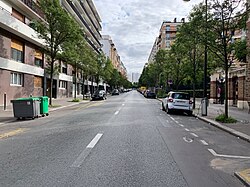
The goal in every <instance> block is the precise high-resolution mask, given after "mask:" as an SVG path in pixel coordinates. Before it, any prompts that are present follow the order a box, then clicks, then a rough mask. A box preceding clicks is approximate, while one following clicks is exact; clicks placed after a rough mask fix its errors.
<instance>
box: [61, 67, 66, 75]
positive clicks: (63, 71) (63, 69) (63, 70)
mask: <svg viewBox="0 0 250 187" xmlns="http://www.w3.org/2000/svg"><path fill="white" fill-rule="evenodd" d="M62 73H64V74H66V75H67V68H65V67H62Z"/></svg>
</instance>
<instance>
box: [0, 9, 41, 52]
mask: <svg viewBox="0 0 250 187" xmlns="http://www.w3.org/2000/svg"><path fill="white" fill-rule="evenodd" d="M0 27H2V28H3V29H5V30H7V31H9V32H11V33H13V34H15V35H17V36H19V37H21V38H24V39H25V40H27V41H29V42H31V43H33V44H35V45H38V46H40V47H42V46H43V44H44V42H43V40H41V39H39V38H38V37H37V34H36V32H35V31H34V30H33V29H32V28H30V27H29V26H28V25H26V24H24V23H23V22H21V21H19V20H18V19H16V18H14V17H13V16H11V13H10V12H8V11H6V10H5V9H3V8H2V9H1V8H0Z"/></svg>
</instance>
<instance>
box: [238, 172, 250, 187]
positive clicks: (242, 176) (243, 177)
mask: <svg viewBox="0 0 250 187" xmlns="http://www.w3.org/2000/svg"><path fill="white" fill-rule="evenodd" d="M249 174H250V169H246V170H244V171H241V172H235V173H234V175H235V176H236V177H237V178H238V179H240V180H241V181H242V182H243V183H244V184H245V185H246V186H247V187H250V177H249V176H248V175H249Z"/></svg>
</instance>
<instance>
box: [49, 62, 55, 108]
mask: <svg viewBox="0 0 250 187" xmlns="http://www.w3.org/2000/svg"><path fill="white" fill-rule="evenodd" d="M53 71H54V59H51V66H50V95H49V105H50V106H52V92H53Z"/></svg>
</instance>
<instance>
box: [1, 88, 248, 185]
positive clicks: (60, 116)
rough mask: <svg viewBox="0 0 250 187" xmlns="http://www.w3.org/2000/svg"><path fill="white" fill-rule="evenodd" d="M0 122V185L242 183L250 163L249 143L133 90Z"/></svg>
mask: <svg viewBox="0 0 250 187" xmlns="http://www.w3.org/2000/svg"><path fill="white" fill-rule="evenodd" d="M1 129H4V130H5V135H4V134H0V158H1V159H0V186H4V187H5V186H25V187H27V186H32V187H33V186H36V187H37V186H53V187H54V186H60V187H63V186H65V187H66V186H67V187H68V186H102V187H103V186H115V187H119V186H150V187H152V186H165V187H166V186H167V187H186V186H189V187H231V186H232V187H238V186H239V187H240V186H244V185H243V184H242V183H241V182H240V181H239V180H238V179H237V178H236V177H235V176H234V172H235V171H236V170H239V169H241V168H244V167H245V166H246V165H248V166H249V165H250V146H249V143H247V142H245V141H243V140H240V139H238V138H237V137H234V136H232V135H230V134H228V133H226V132H223V131H221V130H219V129H217V128H215V127H213V126H210V125H209V124H207V123H205V122H202V121H200V120H198V119H196V118H195V117H190V116H187V115H185V114H171V115H168V114H166V113H165V112H164V111H162V110H161V104H160V102H159V101H158V100H155V99H146V98H144V97H143V96H142V95H141V94H139V93H138V92H136V91H131V92H128V93H124V94H120V95H119V96H110V97H108V99H107V100H105V101H92V102H89V103H83V104H79V105H75V106H71V107H67V108H64V109H60V110H57V111H54V112H53V113H51V114H50V115H49V116H48V117H43V118H39V119H36V120H25V121H16V122H14V123H8V124H7V125H4V126H0V130H1ZM0 132H1V131H0ZM6 132H8V133H9V134H8V133H7V134H6Z"/></svg>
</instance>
